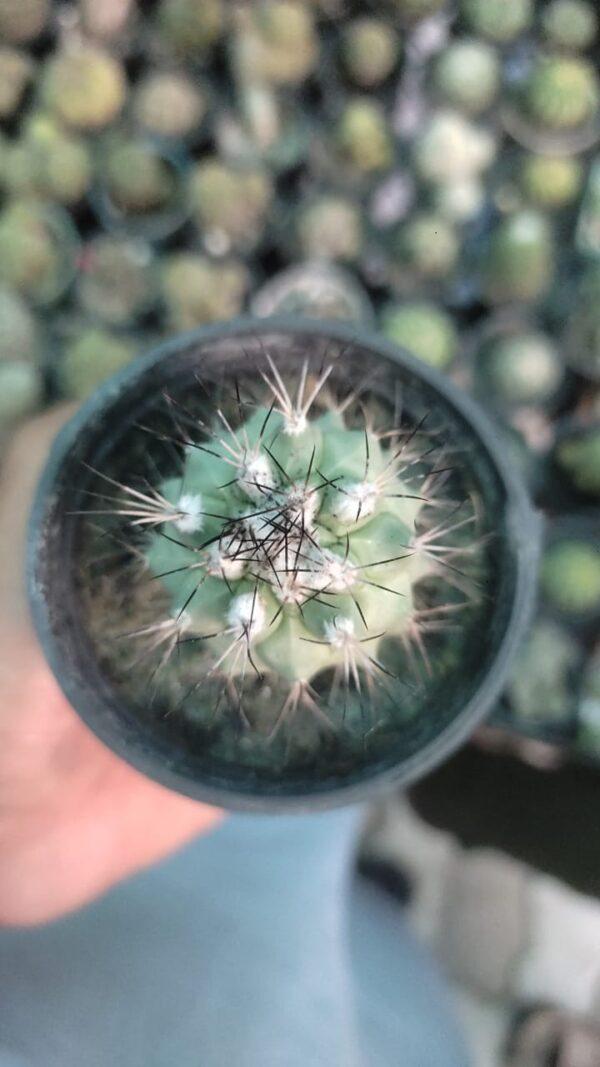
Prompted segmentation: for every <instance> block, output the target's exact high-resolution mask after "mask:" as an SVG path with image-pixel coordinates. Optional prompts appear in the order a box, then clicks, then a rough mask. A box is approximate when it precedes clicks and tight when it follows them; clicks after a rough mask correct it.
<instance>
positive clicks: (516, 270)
mask: <svg viewBox="0 0 600 1067" xmlns="http://www.w3.org/2000/svg"><path fill="white" fill-rule="evenodd" d="M554 260H555V254H554V240H553V236H552V231H551V228H550V226H549V224H548V222H547V220H546V218H545V217H544V216H543V215H541V214H539V213H537V212H534V211H521V212H518V213H516V214H514V215H511V216H509V217H508V218H506V219H503V220H502V221H501V222H500V223H498V225H497V226H496V228H495V230H494V231H493V233H492V235H491V238H490V240H489V244H488V247H487V249H486V251H485V253H484V262H483V291H484V294H485V296H486V298H487V299H488V300H490V301H491V302H492V303H509V302H511V301H516V302H520V301H522V302H525V303H527V302H530V301H535V300H537V299H539V298H540V297H541V296H543V295H544V293H545V292H546V291H547V289H548V287H549V286H550V283H551V281H552V276H553V273H554Z"/></svg>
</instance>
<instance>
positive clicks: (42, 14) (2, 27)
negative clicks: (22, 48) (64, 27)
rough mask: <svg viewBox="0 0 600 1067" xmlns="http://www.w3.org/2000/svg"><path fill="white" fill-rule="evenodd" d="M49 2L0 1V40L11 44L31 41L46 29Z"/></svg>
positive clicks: (45, 0) (33, 0)
mask: <svg viewBox="0 0 600 1067" xmlns="http://www.w3.org/2000/svg"><path fill="white" fill-rule="evenodd" d="M50 10H51V0H2V3H1V4H0V38H2V40H4V41H9V42H10V43H11V44H25V43H26V42H29V41H33V40H34V39H35V38H36V37H39V36H40V34H42V33H43V32H44V30H45V29H46V26H47V23H48V18H49V15H50Z"/></svg>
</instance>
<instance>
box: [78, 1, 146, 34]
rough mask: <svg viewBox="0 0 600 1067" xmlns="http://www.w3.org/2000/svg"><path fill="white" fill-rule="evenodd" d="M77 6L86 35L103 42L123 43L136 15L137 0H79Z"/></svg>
mask: <svg viewBox="0 0 600 1067" xmlns="http://www.w3.org/2000/svg"><path fill="white" fill-rule="evenodd" d="M77 6H78V9H79V15H80V18H81V25H82V27H83V30H84V32H85V34H86V35H87V36H89V37H95V38H98V39H99V40H101V41H111V42H119V43H120V42H122V40H123V36H124V35H126V34H127V31H128V30H129V29H130V24H131V23H132V22H133V20H134V16H135V14H136V3H135V0H108V3H107V2H106V0H105V2H104V3H100V4H99V3H98V0H79V3H78V5H77Z"/></svg>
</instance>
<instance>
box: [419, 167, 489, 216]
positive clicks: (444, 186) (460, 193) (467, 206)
mask: <svg viewBox="0 0 600 1067" xmlns="http://www.w3.org/2000/svg"><path fill="white" fill-rule="evenodd" d="M432 201H433V207H434V208H435V210H436V211H437V212H439V213H440V215H443V216H444V218H445V219H448V220H449V221H450V222H457V223H461V222H470V220H471V219H474V218H476V217H477V215H479V213H480V212H481V210H482V208H483V206H484V204H485V188H484V186H483V184H482V182H481V181H479V180H478V179H477V178H461V179H460V180H459V181H452V182H443V183H440V184H438V185H436V186H435V188H434V189H433V196H432Z"/></svg>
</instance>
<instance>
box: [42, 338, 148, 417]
mask: <svg viewBox="0 0 600 1067" xmlns="http://www.w3.org/2000/svg"><path fill="white" fill-rule="evenodd" d="M136 353H137V344H136V342H135V341H134V340H133V339H132V338H130V337H126V336H120V335H119V334H116V333H111V332H110V331H109V330H105V329H101V328H99V327H96V326H85V327H82V328H80V329H79V330H78V331H77V332H76V333H75V335H74V336H73V337H72V338H71V339H70V340H69V341H68V343H67V344H66V345H65V347H64V351H63V353H62V357H61V359H60V361H59V364H58V368H57V372H56V373H57V379H58V385H59V388H60V390H61V392H62V394H63V395H64V396H67V397H71V398H72V399H74V400H85V399H86V397H88V396H90V395H91V393H93V392H94V390H95V389H96V388H97V386H98V385H100V383H101V382H103V381H104V380H105V378H109V377H110V375H111V374H114V373H115V372H116V371H118V370H121V368H122V367H124V366H126V365H127V363H130V362H131V360H132V359H133V358H134V356H135V355H136Z"/></svg>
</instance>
